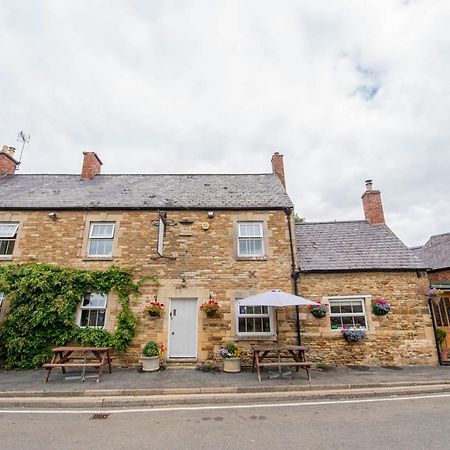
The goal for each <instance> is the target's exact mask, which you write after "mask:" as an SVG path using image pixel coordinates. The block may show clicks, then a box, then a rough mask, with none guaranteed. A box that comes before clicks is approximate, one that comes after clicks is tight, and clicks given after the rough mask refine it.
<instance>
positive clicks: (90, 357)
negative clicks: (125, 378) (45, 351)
mask: <svg viewBox="0 0 450 450" xmlns="http://www.w3.org/2000/svg"><path fill="white" fill-rule="evenodd" d="M110 350H111V347H69V346H64V347H56V348H53V349H52V352H53V356H52V360H51V362H50V363H47V364H44V365H43V366H42V367H43V368H44V369H46V370H47V376H46V378H45V382H46V383H47V381H48V379H49V377H50V373H51V372H52V370H53V369H55V368H60V369H61V371H62V373H63V374H65V373H66V369H67V368H78V367H79V368H81V376H80V377H79V378H81V381H83V382H84V381H85V380H86V368H95V369H96V371H97V383H98V382H100V381H101V380H102V375H103V368H105V367H108V368H109V373H111V357H110ZM77 361H78V362H77ZM77 378H78V377H77Z"/></svg>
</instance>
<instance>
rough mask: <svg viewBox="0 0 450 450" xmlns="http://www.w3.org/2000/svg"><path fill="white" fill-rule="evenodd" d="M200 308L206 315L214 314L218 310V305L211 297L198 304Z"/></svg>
mask: <svg viewBox="0 0 450 450" xmlns="http://www.w3.org/2000/svg"><path fill="white" fill-rule="evenodd" d="M200 309H201V310H202V311H204V312H205V313H206V314H208V315H214V314H216V313H217V312H218V311H219V309H220V306H219V304H218V303H217V302H216V301H215V300H212V299H211V300H209V301H208V302H205V303H203V304H202V305H201V306H200Z"/></svg>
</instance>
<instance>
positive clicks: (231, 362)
mask: <svg viewBox="0 0 450 450" xmlns="http://www.w3.org/2000/svg"><path fill="white" fill-rule="evenodd" d="M223 371H224V372H229V373H236V372H240V371H241V358H224V360H223Z"/></svg>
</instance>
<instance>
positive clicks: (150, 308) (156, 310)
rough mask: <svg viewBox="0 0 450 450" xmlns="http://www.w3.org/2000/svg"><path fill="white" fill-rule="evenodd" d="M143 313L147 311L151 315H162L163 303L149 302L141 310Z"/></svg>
mask: <svg viewBox="0 0 450 450" xmlns="http://www.w3.org/2000/svg"><path fill="white" fill-rule="evenodd" d="M142 312H143V313H147V314H148V315H150V316H152V317H157V316H159V317H160V316H162V315H164V303H160V302H150V303H149V304H147V305H146V306H145V307H144V309H143V310H142Z"/></svg>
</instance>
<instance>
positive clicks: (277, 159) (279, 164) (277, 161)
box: [272, 152, 286, 188]
mask: <svg viewBox="0 0 450 450" xmlns="http://www.w3.org/2000/svg"><path fill="white" fill-rule="evenodd" d="M272 172H273V173H274V174H275V175H278V178H279V179H280V180H281V183H283V186H284V187H285V188H286V180H285V178H284V163H283V155H280V154H279V153H278V152H275V153H274V154H273V156H272Z"/></svg>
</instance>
